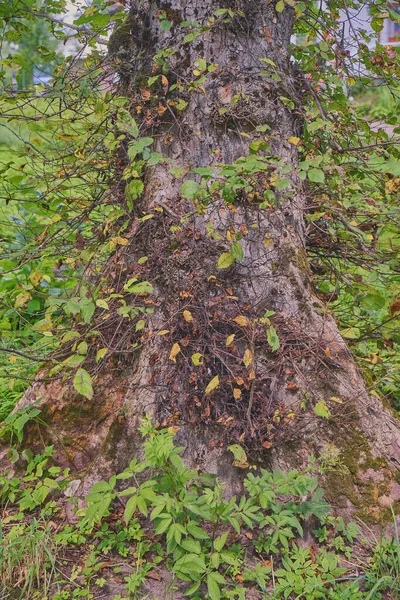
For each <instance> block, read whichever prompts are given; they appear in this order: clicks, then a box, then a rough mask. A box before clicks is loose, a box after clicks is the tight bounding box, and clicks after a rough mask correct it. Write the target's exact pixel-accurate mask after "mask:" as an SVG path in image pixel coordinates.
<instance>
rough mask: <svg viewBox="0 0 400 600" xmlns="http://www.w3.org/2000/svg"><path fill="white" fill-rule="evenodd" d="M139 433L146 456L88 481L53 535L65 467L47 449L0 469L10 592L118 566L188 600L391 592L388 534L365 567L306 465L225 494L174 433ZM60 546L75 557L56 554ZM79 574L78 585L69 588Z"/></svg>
mask: <svg viewBox="0 0 400 600" xmlns="http://www.w3.org/2000/svg"><path fill="white" fill-rule="evenodd" d="M141 433H142V435H143V436H144V443H143V460H142V461H140V462H138V461H137V460H136V459H134V460H132V461H131V463H130V465H129V466H128V467H127V468H126V469H125V470H124V471H122V472H121V473H119V474H118V475H114V476H113V477H111V478H110V479H109V480H108V481H99V482H98V483H96V484H95V485H94V486H93V487H92V489H91V491H90V493H89V494H88V495H87V496H86V498H85V500H86V507H85V508H80V509H79V510H77V512H76V514H77V516H78V517H79V518H78V521H77V522H76V523H75V524H74V525H60V526H58V527H57V532H56V533H55V534H54V533H53V532H52V531H51V527H54V521H57V519H58V517H57V510H58V509H57V504H56V502H55V500H56V499H57V497H59V496H60V494H61V493H63V491H65V494H66V495H67V496H68V497H69V496H71V494H70V493H69V492H68V486H67V487H66V485H67V479H66V478H67V477H68V472H67V471H65V472H64V473H61V471H60V469H59V468H58V467H55V466H50V465H51V463H49V461H50V460H51V456H52V454H53V448H52V447H49V448H47V449H46V451H45V453H44V454H42V455H37V456H33V455H32V454H31V453H29V452H25V453H24V454H23V455H22V456H21V459H22V460H24V461H26V468H25V469H26V475H25V476H24V477H23V478H17V477H15V476H14V477H11V478H10V477H8V476H7V474H5V475H4V476H2V482H1V483H2V484H3V487H2V493H1V496H0V502H1V504H2V506H3V510H7V515H8V516H7V518H6V519H4V521H3V526H2V529H0V567H1V568H0V572H1V575H0V578H1V581H2V586H3V587H2V589H3V590H5V591H9V590H11V589H13V590H14V595H15V597H16V598H20V599H21V600H22V599H24V600H25V599H26V600H30V599H31V598H32V599H33V598H36V596H35V591H34V590H37V591H38V592H40V593H42V594H43V593H46V594H52V593H55V592H56V591H57V593H55V595H54V596H52V597H54V598H58V599H59V600H62V599H67V600H68V599H70V598H86V597H96V590H101V589H102V588H103V587H104V586H106V585H107V581H108V578H109V577H113V576H114V575H115V574H118V573H119V572H120V571H121V565H125V566H124V572H125V573H126V569H128V574H127V575H126V576H125V590H126V591H127V592H128V593H129V594H131V595H132V597H140V596H136V594H140V593H141V590H142V588H143V586H144V585H145V584H146V583H147V584H148V583H149V582H151V581H152V579H153V578H154V577H156V578H159V576H160V577H164V576H165V573H166V572H169V573H170V574H171V575H172V577H173V578H174V582H175V583H174V585H176V586H177V587H178V588H179V589H183V590H185V594H186V595H187V596H188V597H191V598H194V599H200V598H201V599H202V598H209V599H211V600H217V599H220V598H237V599H244V598H245V597H246V594H247V592H248V591H249V590H250V589H254V590H258V591H259V593H261V594H263V597H265V598H270V599H271V600H274V599H276V600H278V599H279V600H280V599H282V598H289V599H294V598H307V600H314V599H315V600H316V599H320V598H323V599H330V600H339V599H340V600H342V599H343V598H348V599H349V600H371V599H372V598H376V599H378V598H380V597H381V593H383V592H384V591H385V590H389V589H391V590H394V589H400V575H399V568H398V567H399V560H398V559H399V552H400V544H399V540H398V538H397V536H396V537H394V538H386V537H385V538H382V539H381V540H375V541H374V543H373V544H372V547H371V550H370V554H371V560H370V564H368V563H367V562H366V561H365V558H364V559H362V560H361V559H360V560H358V558H357V554H354V553H355V552H357V551H358V550H356V548H357V549H360V548H361V546H363V545H364V549H363V554H364V557H365V551H366V547H365V542H364V541H363V537H364V536H363V535H362V534H361V532H360V529H359V527H358V526H357V525H356V524H355V523H352V522H350V523H345V522H344V520H343V519H342V518H338V517H333V516H332V515H330V508H329V506H328V504H327V503H326V501H325V500H324V499H323V490H322V489H321V488H319V487H318V477H317V476H316V475H315V474H314V473H315V470H316V469H317V466H316V465H315V464H314V465H312V466H310V467H309V468H308V469H307V470H306V471H303V472H300V471H297V470H292V471H290V472H283V471H279V470H276V471H273V472H269V471H266V470H264V469H261V470H253V471H252V472H249V473H248V474H247V476H246V477H245V478H244V481H243V484H244V493H243V494H242V495H241V496H240V497H238V498H237V497H235V496H233V497H227V495H226V490H225V485H224V483H223V482H221V481H219V480H218V479H217V478H215V477H214V476H212V475H207V474H199V473H197V472H196V471H193V470H190V469H188V468H187V467H185V465H184V463H183V462H182V460H181V457H180V452H181V450H182V449H181V448H179V447H177V446H175V444H174V433H173V431H172V430H168V429H163V430H157V429H155V428H154V426H153V425H152V423H151V421H150V420H149V419H145V420H144V421H143V423H142V425H141ZM238 448H239V449H240V447H239V446H238ZM232 449H233V447H232ZM234 450H235V458H237V457H239V454H238V449H236V448H235V449H234ZM232 451H233V450H232ZM72 483H73V482H71V484H70V485H72ZM41 490H45V492H42V491H41ZM71 500H72V501H73V498H71ZM121 505H124V509H123V515H122V518H119V517H118V516H117V515H118V513H120V511H119V509H118V507H121ZM51 523H53V525H51ZM310 535H312V542H311V540H310V539H308V542H307V544H306V545H304V542H305V539H306V536H307V537H308V536H310ZM244 540H246V544H245V545H244V544H243V541H244ZM66 550H68V551H69V552H73V553H74V555H75V556H77V555H80V556H81V557H82V558H81V561H82V564H83V565H84V566H83V567H81V566H78V565H76V566H74V567H73V568H72V569H71V564H70V563H68V561H67V562H65V563H64V562H63V555H64V553H65V551H66ZM132 561H133V565H134V566H133V567H132V566H130V567H129V565H130V564H132ZM354 563H355V564H356V565H357V568H358V572H359V575H358V577H357V579H354V576H353V574H352V567H353V564H354ZM110 564H111V565H113V568H112V569H111V571H110V567H108V566H107V565H110ZM347 564H349V565H350V568H349V569H348V568H347V566H346V565H347ZM22 573H26V577H23V578H22V577H21V575H22ZM67 573H69V575H68V576H67V577H65V575H66V574H67ZM158 573H159V574H160V575H158ZM100 574H101V575H100ZM78 576H79V582H80V583H79V586H76V587H74V586H71V582H73V581H75V580H76V579H77V577H78ZM97 593H100V592H99V591H98V592H97ZM93 594H94V596H93ZM371 594H372V595H371ZM374 594H375V595H374ZM13 597H14V596H13Z"/></svg>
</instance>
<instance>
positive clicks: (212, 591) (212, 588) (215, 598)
mask: <svg viewBox="0 0 400 600" xmlns="http://www.w3.org/2000/svg"><path fill="white" fill-rule="evenodd" d="M207 591H208V595H209V597H210V599H211V600H220V598H221V591H220V589H219V585H218V582H217V581H216V579H215V577H214V573H212V572H211V573H209V574H208V575H207Z"/></svg>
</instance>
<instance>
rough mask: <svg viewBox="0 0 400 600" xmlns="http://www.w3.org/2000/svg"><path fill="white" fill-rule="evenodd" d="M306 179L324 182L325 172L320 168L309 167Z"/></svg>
mask: <svg viewBox="0 0 400 600" xmlns="http://www.w3.org/2000/svg"><path fill="white" fill-rule="evenodd" d="M308 179H309V180H310V181H313V182H314V183H324V181H325V173H324V172H323V170H322V169H310V170H309V171H308Z"/></svg>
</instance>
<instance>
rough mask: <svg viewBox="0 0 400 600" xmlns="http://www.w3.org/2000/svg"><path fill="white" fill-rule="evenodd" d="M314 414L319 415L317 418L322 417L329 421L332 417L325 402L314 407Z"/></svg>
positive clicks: (322, 401)
mask: <svg viewBox="0 0 400 600" xmlns="http://www.w3.org/2000/svg"><path fill="white" fill-rule="evenodd" d="M314 413H315V414H316V415H317V417H322V418H323V419H329V417H330V416H331V411H330V410H329V408H328V406H327V404H326V402H325V400H321V401H320V402H317V404H316V405H315V406H314Z"/></svg>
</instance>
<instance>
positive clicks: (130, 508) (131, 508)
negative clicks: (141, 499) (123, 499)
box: [124, 496, 137, 524]
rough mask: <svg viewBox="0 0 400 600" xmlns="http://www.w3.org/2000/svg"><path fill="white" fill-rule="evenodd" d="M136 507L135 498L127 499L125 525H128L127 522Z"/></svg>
mask: <svg viewBox="0 0 400 600" xmlns="http://www.w3.org/2000/svg"><path fill="white" fill-rule="evenodd" d="M136 505H137V496H132V497H131V498H129V500H128V502H127V503H126V505H125V511H124V521H125V523H126V524H128V523H129V521H130V520H131V518H132V516H133V514H134V512H135V510H136Z"/></svg>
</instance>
